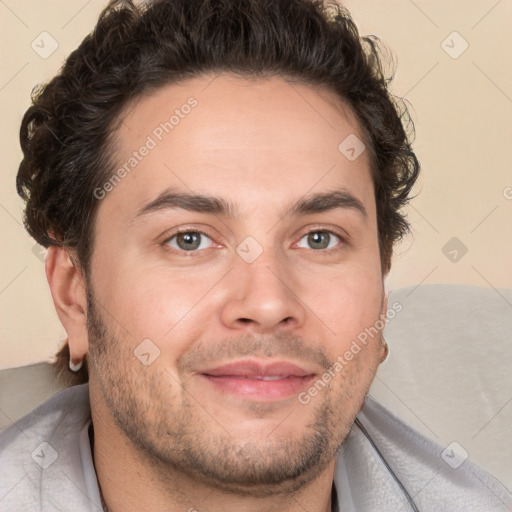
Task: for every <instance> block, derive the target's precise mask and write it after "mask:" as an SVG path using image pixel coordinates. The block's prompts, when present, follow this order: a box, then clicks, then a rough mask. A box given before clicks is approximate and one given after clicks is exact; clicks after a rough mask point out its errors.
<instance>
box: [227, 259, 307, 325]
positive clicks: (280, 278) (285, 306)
mask: <svg viewBox="0 0 512 512" xmlns="http://www.w3.org/2000/svg"><path fill="white" fill-rule="evenodd" d="M283 267H284V265H283V264H279V263H278V262H277V261H276V258H272V257H263V256H260V258H258V260H257V261H255V262H253V263H246V262H245V261H238V262H237V263H236V264H235V268H234V269H233V271H232V272H231V273H230V274H231V275H230V276H229V280H228V281H229V284H228V286H229V288H230V289H229V290H228V292H227V300H225V302H224V304H223V307H222V313H221V320H222V323H223V324H224V325H225V326H226V327H229V328H230V329H237V330H244V331H251V332H256V333H261V334H263V333H270V332H274V331H275V330H276V329H281V330H292V329H296V328H298V327H301V326H302V325H303V324H304V321H305V317H306V310H305V306H304V304H303V303H302V301H301V299H300V293H301V290H300V286H299V283H298V282H297V279H294V277H293V272H291V270H290V269H289V268H288V269H286V270H285V269H284V268H283Z"/></svg>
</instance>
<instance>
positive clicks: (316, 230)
mask: <svg viewBox="0 0 512 512" xmlns="http://www.w3.org/2000/svg"><path fill="white" fill-rule="evenodd" d="M186 233H197V234H200V235H203V236H205V237H207V238H209V239H210V240H211V241H212V243H213V244H215V242H214V241H213V238H212V237H211V236H210V235H208V233H206V232H204V231H202V230H200V229H196V228H183V229H178V230H177V231H175V232H174V233H173V234H172V235H171V236H168V237H167V238H166V239H165V240H164V241H163V243H162V245H164V246H166V247H167V248H169V243H170V241H171V240H172V239H174V238H175V237H177V236H178V235H180V234H186ZM312 233H327V234H329V235H334V236H335V237H337V238H338V239H339V243H338V244H337V245H336V246H335V247H331V248H330V249H311V248H310V250H312V251H314V252H315V253H317V254H326V253H333V252H336V251H339V250H341V249H342V247H343V246H344V245H346V243H347V242H346V238H345V237H344V236H342V235H340V234H339V233H337V232H335V231H333V230H331V229H322V228H313V229H311V230H309V231H307V232H306V233H304V234H303V235H302V236H301V237H300V238H299V242H300V241H301V240H302V239H303V238H304V237H307V236H309V235H310V234H312ZM296 243H298V242H296ZM299 249H305V248H304V247H300V248H299ZM168 250H170V251H173V252H179V253H182V254H190V255H192V254H194V253H199V252H201V251H204V249H200V250H197V249H196V250H190V251H186V250H183V249H175V248H172V247H171V248H169V249H168Z"/></svg>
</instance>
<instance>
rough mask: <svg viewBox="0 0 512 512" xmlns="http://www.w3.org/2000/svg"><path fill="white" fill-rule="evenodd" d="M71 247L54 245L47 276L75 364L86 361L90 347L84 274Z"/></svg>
mask: <svg viewBox="0 0 512 512" xmlns="http://www.w3.org/2000/svg"><path fill="white" fill-rule="evenodd" d="M68 251H69V250H68V249H65V248H63V247H57V246H51V247H50V248H49V249H48V252H47V255H46V264H45V268H46V278H47V279H48V284H49V285H50V290H51V293H52V298H53V303H54V304H55V309H56V310H57V315H58V316H59V319H60V321H61V323H62V325H63V326H64V329H66V333H67V335H68V344H69V352H70V359H71V362H72V363H75V364H76V363H79V362H81V361H82V360H83V358H84V356H85V354H86V353H87V350H88V348H89V338H88V335H87V293H86V282H85V277H84V276H83V275H82V272H81V270H80V269H79V267H78V265H77V264H76V263H75V262H74V261H73V259H72V256H71V255H70V253H69V252H68Z"/></svg>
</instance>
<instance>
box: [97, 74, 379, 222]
mask: <svg viewBox="0 0 512 512" xmlns="http://www.w3.org/2000/svg"><path fill="white" fill-rule="evenodd" d="M114 141H115V144H114V146H115V148H116V153H115V155H114V158H115V161H116V167H115V169H114V174H115V173H118V174H122V179H120V180H115V181H116V183H115V186H113V187H111V191H110V192H109V194H108V196H107V197H106V200H105V201H104V205H103V204H102V205H101V208H102V209H105V208H109V206H108V205H110V207H111V208H112V209H113V210H114V209H116V210H117V209H118V208H121V209H122V210H123V211H124V210H125V211H124V213H126V214H129V213H131V211H133V210H135V209H137V210H138V209H139V208H141V207H142V206H143V205H144V204H145V203H147V202H149V201H151V200H154V199H155V197H157V196H158V194H160V193H162V192H163V191H164V190H166V189H169V188H173V189H180V190H183V191H184V192H191V193H198V194H201V193H202V194H208V195H210V196H219V197H224V198H226V199H227V200H229V201H230V202H233V203H237V206H240V211H241V212H242V213H243V210H244V208H245V209H246V210H247V211H249V210H250V209H251V207H255V206H256V205H257V206H258V207H259V208H260V209H261V207H263V206H268V207H269V208H272V207H273V206H275V205H277V204H279V205H281V204H282V203H283V201H286V200H287V199H289V198H290V197H294V198H295V199H297V198H299V197H301V196H304V195H305V194H307V193H308V192H309V191H312V192H319V191H325V190H330V189H337V188H340V187H343V188H347V189H349V190H350V191H351V192H352V193H353V194H354V195H356V196H357V197H358V199H359V200H361V202H363V203H365V205H366V207H367V209H368V210H370V211H371V210H372V203H373V186H372V181H371V177H370V167H369V158H368V152H367V151H363V152H362V153H361V155H360V156H359V157H358V158H356V159H353V158H347V156H349V157H351V156H352V157H353V152H352V153H346V151H345V150H346V149H347V148H346V147H345V146H347V144H348V146H354V143H355V144H356V146H354V148H355V151H357V152H359V151H360V150H361V148H362V147H364V146H363V142H362V141H363V135H362V133H361V130H360V128H359V126H358V123H357V122H356V120H355V116H354V115H353V114H352V112H351V111H350V109H349V108H348V107H347V106H346V105H345V104H344V102H343V101H342V100H341V99H340V98H338V97H337V96H336V95H335V94H334V93H332V92H330V91H327V90H325V89H320V88H317V87H315V88H313V87H310V86H307V85H303V84H297V83H293V84H292V83H287V82H286V81H285V80H283V79H282V78H277V77H275V78H271V79H264V80H263V79H258V80H253V79H242V78H239V77H235V76H232V75H228V74H224V75H217V76H213V75H210V76H205V77H201V78H194V79H191V80H188V81H186V82H183V83H181V84H173V85H168V86H164V87H162V88H160V89H157V90H155V91H151V92H150V93H146V94H145V95H143V96H141V97H140V98H138V99H137V101H136V102H134V103H133V104H131V105H130V106H129V107H128V108H127V109H126V110H125V112H124V113H123V115H122V123H121V125H120V128H119V130H118V131H117V133H116V134H115V137H114ZM344 141H348V143H347V142H344ZM340 144H341V150H340ZM349 149H351V147H349ZM121 169H124V172H121V173H119V172H118V171H120V170H121Z"/></svg>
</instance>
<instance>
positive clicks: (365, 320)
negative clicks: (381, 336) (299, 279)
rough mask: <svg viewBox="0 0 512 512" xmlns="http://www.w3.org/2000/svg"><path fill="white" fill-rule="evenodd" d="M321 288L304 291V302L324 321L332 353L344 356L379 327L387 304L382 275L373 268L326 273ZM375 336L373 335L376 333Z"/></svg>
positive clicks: (319, 286)
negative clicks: (353, 345)
mask: <svg viewBox="0 0 512 512" xmlns="http://www.w3.org/2000/svg"><path fill="white" fill-rule="evenodd" d="M317 285H318V286H317V287H315V288H314V289H313V288H311V287H309V288H308V287H304V288H303V295H302V296H303V297H304V302H305V303H306V304H307V305H308V306H309V308H310V309H311V310H312V311H314V312H315V314H316V315H317V316H318V317H319V318H320V319H321V320H322V322H323V324H324V326H325V327H326V331H327V333H328V334H329V338H330V340H331V341H330V344H331V347H330V348H331V350H334V351H335V353H336V355H338V354H340V353H343V352H344V351H345V350H347V348H348V346H350V344H351V342H352V341H353V340H354V339H357V337H358V336H360V337H361V338H364V333H365V332H367V331H368V330H370V329H371V328H372V327H373V326H375V324H376V322H377V321H378V320H379V316H380V313H381V308H382V300H383V283H382V277H381V275H380V272H372V271H371V268H370V269H368V267H365V268H362V267H361V268H359V269H358V268H356V267H352V268H350V269H348V268H347V269H343V270H342V271H340V272H338V273H329V274H327V273H325V275H324V276H323V278H322V279H317ZM372 332H373V331H372Z"/></svg>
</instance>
